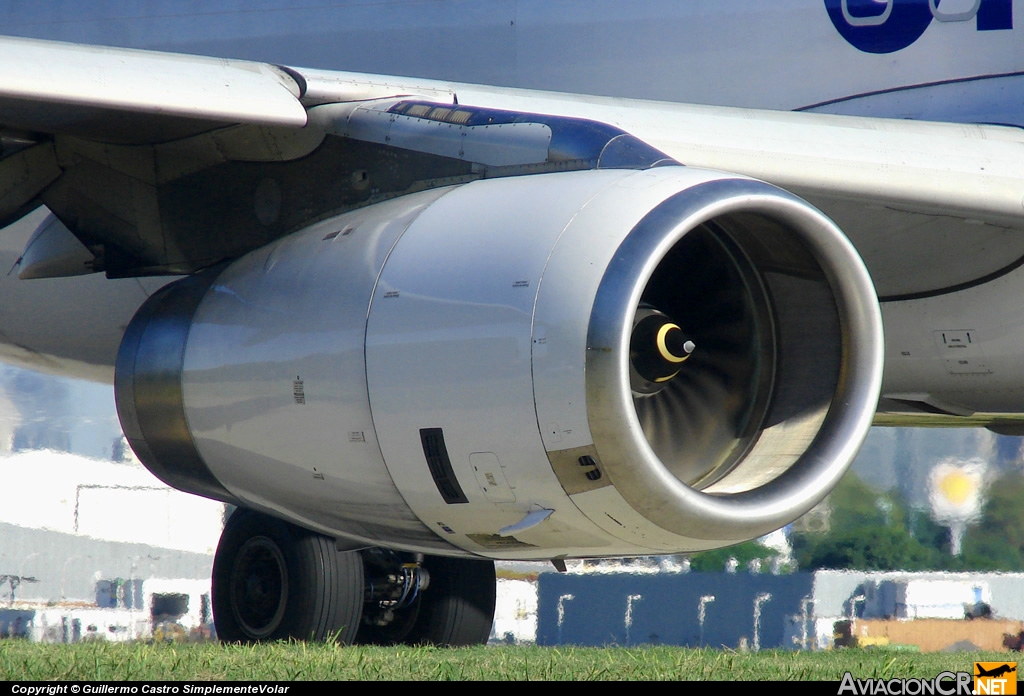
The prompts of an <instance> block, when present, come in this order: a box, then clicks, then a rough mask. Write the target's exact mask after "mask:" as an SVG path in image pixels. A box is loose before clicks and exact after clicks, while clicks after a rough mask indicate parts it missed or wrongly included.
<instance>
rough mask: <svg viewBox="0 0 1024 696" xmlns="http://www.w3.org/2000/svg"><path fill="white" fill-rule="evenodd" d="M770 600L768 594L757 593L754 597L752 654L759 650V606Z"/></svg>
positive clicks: (769, 594)
mask: <svg viewBox="0 0 1024 696" xmlns="http://www.w3.org/2000/svg"><path fill="white" fill-rule="evenodd" d="M771 598H772V595H771V593H770V592H759V593H758V594H757V596H756V597H754V652H757V651H758V650H760V649H761V605H762V604H764V603H765V602H767V601H769V600H771Z"/></svg>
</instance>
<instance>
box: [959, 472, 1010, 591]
mask: <svg viewBox="0 0 1024 696" xmlns="http://www.w3.org/2000/svg"><path fill="white" fill-rule="evenodd" d="M959 560H960V561H961V562H960V563H959V564H957V565H956V566H954V568H955V569H956V570H1008V571H1009V570H1016V571H1021V570H1024V473H1021V472H1020V471H1016V472H1012V473H1009V474H1005V475H1003V476H1002V477H1000V478H999V479H997V480H996V481H995V482H994V483H993V484H992V485H991V486H990V487H989V490H988V500H987V501H986V502H985V506H984V508H982V512H981V519H980V520H979V522H978V524H976V525H974V526H972V527H970V528H968V531H967V533H966V535H965V536H964V542H963V556H962V558H961V559H959Z"/></svg>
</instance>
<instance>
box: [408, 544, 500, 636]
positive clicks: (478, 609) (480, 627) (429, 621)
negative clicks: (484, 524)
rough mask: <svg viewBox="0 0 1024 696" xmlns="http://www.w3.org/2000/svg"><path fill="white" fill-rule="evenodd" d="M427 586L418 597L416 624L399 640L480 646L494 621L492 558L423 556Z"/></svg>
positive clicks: (494, 587) (494, 586)
mask: <svg viewBox="0 0 1024 696" xmlns="http://www.w3.org/2000/svg"><path fill="white" fill-rule="evenodd" d="M423 565H424V566H425V567H426V568H427V570H428V571H429V572H430V587H428V588H427V589H426V590H425V591H424V592H423V595H422V597H421V599H420V607H419V615H418V616H417V618H416V623H415V624H414V625H413V626H412V629H411V630H410V631H409V633H408V634H407V635H406V637H405V639H404V640H403V641H402V642H403V643H406V644H409V645H415V644H421V643H427V644H431V645H449V646H452V647H458V646H464V645H483V644H485V643H486V642H487V639H488V638H489V637H490V635H491V624H492V623H493V622H494V600H495V589H496V585H495V577H494V562H493V561H478V560H475V559H470V558H447V557H444V556H427V557H426V558H425V559H424V562H423Z"/></svg>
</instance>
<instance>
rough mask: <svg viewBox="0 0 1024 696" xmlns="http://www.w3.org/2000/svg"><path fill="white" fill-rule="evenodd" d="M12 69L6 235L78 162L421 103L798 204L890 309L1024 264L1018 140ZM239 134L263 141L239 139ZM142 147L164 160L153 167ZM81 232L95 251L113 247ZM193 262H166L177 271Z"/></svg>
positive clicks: (8, 48)
mask: <svg viewBox="0 0 1024 696" xmlns="http://www.w3.org/2000/svg"><path fill="white" fill-rule="evenodd" d="M0 62H2V64H3V65H4V66H5V67H4V70H3V72H2V74H0V127H2V130H0V134H2V136H0V137H2V138H3V144H4V149H3V150H2V151H0V152H3V159H0V223H2V224H6V223H9V222H11V221H12V220H13V219H16V218H17V217H18V216H20V215H21V214H23V213H24V212H25V211H26V210H28V209H31V208H32V207H34V205H37V204H38V202H40V201H45V202H48V203H52V205H51V208H52V209H54V210H55V212H57V214H58V216H59V217H61V218H62V219H64V220H65V221H67V219H66V218H68V217H70V215H61V211H60V208H61V206H60V205H59V203H58V202H57V201H56V200H55V199H56V194H54V193H52V192H51V193H50V194H49V195H47V194H46V193H45V192H46V191H47V189H48V188H58V189H60V188H63V187H65V186H71V187H73V184H70V182H63V183H61V182H58V179H68V178H71V177H70V176H69V174H70V169H73V167H72V168H69V167H67V166H66V164H65V163H64V162H62V159H67V158H69V157H71V156H72V155H71V154H70V151H72V150H74V151H75V155H74V157H75V158H78V159H84V158H88V159H92V160H93V161H94V162H95V161H96V159H97V158H100V159H107V160H108V162H110V163H112V164H113V163H115V162H116V161H117V160H119V159H120V160H124V161H125V162H128V160H132V162H131V164H123V165H118V164H113V168H114V169H118V168H122V169H123V168H132V167H134V168H136V169H138V168H143V169H146V170H148V171H147V173H146V175H145V176H143V177H141V178H142V179H143V180H147V178H148V180H147V183H149V180H152V181H155V179H153V176H154V174H153V171H154V170H155V169H160V170H162V171H161V173H160V175H159V176H162V177H163V178H164V179H167V178H169V177H176V178H180V177H181V176H183V172H187V173H189V174H193V173H194V172H195V171H197V170H201V169H210V168H211V167H212V166H213V165H214V164H215V163H219V162H223V161H226V160H236V161H265V160H271V159H278V160H281V161H287V160H290V159H295V158H297V157H298V156H300V153H303V152H304V148H308V147H310V145H309V142H310V139H311V138H312V139H315V138H316V137H317V136H315V135H314V134H312V133H311V132H309V130H310V129H306V132H305V133H303V128H304V126H306V121H307V118H308V116H307V111H308V110H310V109H314V108H315V107H318V106H322V105H325V104H341V103H356V102H365V101H367V100H372V99H388V98H394V97H399V96H408V95H414V96H416V97H418V98H420V99H424V100H427V101H436V102H437V103H439V104H448V103H452V102H453V101H457V102H459V103H461V104H463V105H470V106H477V107H486V108H494V109H502V110H509V111H516V112H526V113H536V114H545V115H551V116H563V117H571V118H583V119H589V120H593V121H597V122H603V123H608V124H611V125H614V126H616V127H618V128H620V129H622V130H623V131H625V132H627V133H630V134H632V135H634V136H636V137H637V138H639V139H640V140H642V141H644V142H646V143H648V144H650V145H652V146H653V147H655V148H657V149H659V150H660V151H661V152H663V153H665V154H667V155H669V156H671V157H672V158H674V159H676V160H677V161H678V162H680V163H683V164H685V165H688V166H695V167H707V168H711V169H718V170H722V171H729V172H736V173H740V174H745V175H748V176H752V177H756V178H759V179H763V180H765V181H768V182H771V183H774V184H776V185H778V186H780V187H783V188H785V189H787V190H790V191H793V192H794V193H797V194H798V195H801V196H803V197H805V198H806V199H808V200H809V201H811V202H812V203H814V204H815V205H817V206H818V207H819V208H821V209H822V210H823V211H825V212H826V213H827V214H829V215H830V216H831V217H832V218H833V219H834V220H836V221H837V223H839V225H840V227H841V228H842V229H843V230H844V232H845V233H846V234H847V235H848V236H849V237H850V238H851V239H852V240H853V241H854V243H855V245H856V246H857V249H858V251H859V252H860V253H861V255H862V257H863V258H864V259H865V261H866V263H867V265H868V268H869V270H870V271H871V273H872V277H873V279H874V282H875V284H876V287H877V289H878V294H879V295H880V296H881V297H882V298H892V299H896V298H904V297H916V296H920V295H922V294H927V293H934V292H944V291H948V290H949V289H950V288H957V287H961V286H962V285H964V284H970V283H972V282H974V281H977V280H978V279H982V278H987V277H989V276H990V275H991V274H993V273H999V272H1000V271H1002V270H1004V269H1006V268H1007V267H1009V266H1011V265H1012V264H1014V263H1016V262H1017V260H1018V259H1020V258H1022V257H1024V235H1020V234H1017V229H1018V228H1019V227H1020V226H1021V225H1022V224H1024V203H1022V200H1024V184H1022V166H1021V164H1020V163H1021V161H1022V160H1021V157H1020V153H1021V150H1022V149H1024V136H1022V134H1021V131H1020V130H1019V129H1016V128H1007V127H999V126H985V125H962V124H939V123H927V122H917V121H897V120H884V119H876V118H859V117H841V116H831V115H819V114H809V113H792V112H772V111H760V110H751V109H735V108H726V107H711V106H700V105H682V104H674V103H666V102H643V101H637V100H625V99H608V98H594V97H586V96H579V95H567V94H558V93H543V92H535V91H524V90H512V89H499V88H489V87H484V86H478V85H462V84H452V83H441V82H436V81H429V80H413V79H402V78H396V77H384V76H372V75H361V74H355V73H342V72H325V71H320V70H302V69H292V68H282V67H278V66H271V65H265V64H257V63H251V62H245V61H230V60H222V59H212V58H202V57H196V56H186V55H179V54H166V53H157V52H152V51H138V50H127V49H112V48H102V47H91V46H80V45H73V44H62V43H56V42H48V41H39V40H31V39H16V38H3V39H2V40H0ZM236 124H247V125H248V126H249V128H248V129H241V130H242V131H244V132H238V131H239V129H235V131H234V132H232V130H231V129H230V128H229V127H230V126H232V125H236ZM257 131H258V132H260V133H261V135H260V136H259V137H254V136H253V135H252V134H253V133H256V132H257ZM203 134H206V135H203ZM211 134H212V135H211ZM300 134H301V135H300ZM197 136H198V137H197ZM303 138H304V139H305V140H304V141H303V142H302V143H299V144H296V143H295V142H294V141H296V140H303ZM285 140H287V141H288V144H285V142H284V141H285ZM271 141H274V142H271ZM211 143H216V144H211ZM55 144H59V145H63V146H64V147H59V148H57V149H56V150H55V149H54V145H55ZM30 145H35V146H34V147H29V146H30ZM101 147H102V148H103V149H104V152H103V154H102V155H99V154H98V153H95V152H93V151H95V150H96V149H97V148H101ZM118 148H120V149H118ZM133 148H134V149H133ZM144 148H149V149H150V151H151V152H152V153H159V154H158V155H157V154H153V155H150V157H149V160H150V161H148V162H142V159H145V157H143V155H142V154H141V151H142V149H144ZM83 150H90V152H89V153H88V154H85V153H83ZM154 158H156V159H159V160H161V162H160V164H159V167H158V166H157V164H156V160H155V159H154ZM172 159H173V160H174V165H173V167H175V168H177V170H176V171H175V172H174V173H173V174H168V173H166V172H167V170H168V165H167V164H166V163H167V162H168V161H169V160H172ZM60 172H63V176H61V174H60ZM130 180H132V181H135V182H138V181H139V180H140V178H139V177H135V176H132V177H131V178H130ZM108 183H109V182H108ZM47 199H49V200H47ZM123 217H124V216H123V215H122V216H119V218H122V219H123ZM134 224H135V226H140V225H144V223H142V222H141V221H136V222H135V223H134ZM84 226H85V227H88V230H83V234H82V235H81V236H83V237H86V238H87V239H88V241H89V243H90V244H92V245H94V246H95V245H96V244H97V243H98V242H102V241H103V240H101V239H99V238H100V237H102V236H103V235H102V233H99V232H97V231H96V230H94V229H93V227H94V226H90V225H88V224H87V223H86V224H85V225H84ZM152 226H153V225H150V227H152ZM73 230H74V228H73ZM74 231H76V233H77V230H74ZM258 241H262V240H258ZM159 244H160V245H161V246H165V247H166V246H167V245H171V246H177V242H176V241H175V240H173V239H172V240H164V239H162V238H161V240H160V242H159ZM135 246H136V247H138V244H136V245H135ZM242 246H246V245H245V244H242ZM136 251H137V252H142V250H141V249H138V248H137V249H136ZM142 255H143V256H147V257H152V254H148V253H143V254H142ZM181 261H182V259H181V258H178V259H164V262H165V265H166V266H167V268H168V269H169V270H180V269H182V268H184V267H185V266H186V265H187V264H182V263H181ZM160 265H161V262H159V261H158V262H156V263H154V264H151V268H150V270H152V269H154V268H157V267H159V266H160ZM908 266H911V267H913V268H914V269H915V272H914V273H912V274H908V273H906V268H907V267H908ZM97 267H99V265H98V266H97Z"/></svg>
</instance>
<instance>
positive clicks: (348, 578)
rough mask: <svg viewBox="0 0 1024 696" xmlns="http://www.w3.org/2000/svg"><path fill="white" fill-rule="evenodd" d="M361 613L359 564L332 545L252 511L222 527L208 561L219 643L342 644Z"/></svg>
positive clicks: (352, 633) (240, 512)
mask: <svg viewBox="0 0 1024 696" xmlns="http://www.w3.org/2000/svg"><path fill="white" fill-rule="evenodd" d="M362 608H363V561H362V556H360V554H359V553H358V552H356V551H350V552H339V551H338V550H337V549H336V548H335V545H334V542H333V540H331V539H329V538H328V537H325V536H323V535H320V534H317V533H315V532H310V531H308V530H306V529H302V528H301V527H297V526H295V525H292V524H289V523H287V522H283V521H281V520H278V519H275V518H273V517H270V516H268V515H263V514H261V513H258V512H255V511H253V510H245V509H239V510H237V511H236V512H235V513H234V514H233V515H231V517H230V518H228V521H227V523H226V524H225V525H224V532H223V533H222V534H221V538H220V543H219V544H218V546H217V554H216V556H215V557H214V561H213V615H214V624H215V626H216V628H217V636H218V637H219V638H220V640H222V641H227V642H236V643H258V642H265V641H273V640H285V639H289V638H294V639H296V640H313V641H325V640H337V641H338V642H341V643H349V642H352V641H353V640H354V639H355V635H356V632H357V630H358V629H359V624H360V619H361V617H362Z"/></svg>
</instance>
